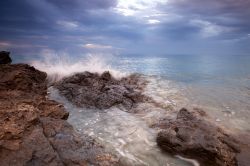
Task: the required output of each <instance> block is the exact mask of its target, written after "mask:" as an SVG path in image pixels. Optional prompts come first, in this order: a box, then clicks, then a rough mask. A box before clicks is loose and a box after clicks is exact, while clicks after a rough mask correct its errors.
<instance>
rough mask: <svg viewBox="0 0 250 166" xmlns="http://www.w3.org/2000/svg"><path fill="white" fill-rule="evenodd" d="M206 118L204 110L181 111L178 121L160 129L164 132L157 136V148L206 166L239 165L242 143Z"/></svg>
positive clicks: (168, 122) (165, 123)
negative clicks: (192, 159) (195, 160)
mask: <svg viewBox="0 0 250 166" xmlns="http://www.w3.org/2000/svg"><path fill="white" fill-rule="evenodd" d="M204 116H206V115H205V113H204V112H203V111H201V110H199V111H195V112H190V111H188V110H187V109H184V108H183V109H181V110H180V111H179V113H178V115H177V118H176V120H174V121H167V122H162V123H161V124H160V125H159V126H160V127H161V128H162V129H164V130H162V131H161V132H160V133H159V134H158V136H157V143H158V146H160V147H161V148H162V149H163V150H165V151H167V152H169V153H172V154H179V155H183V156H186V157H189V158H194V159H197V160H198V161H200V162H201V163H202V165H206V166H210V165H214V166H236V165H238V164H239V163H240V161H239V160H238V158H237V156H238V155H239V154H240V153H241V149H242V148H241V146H240V145H241V142H240V141H239V140H237V139H236V138H235V137H233V136H231V135H229V134H228V133H226V132H225V131H224V130H223V129H221V128H219V127H217V126H215V125H213V124H212V123H210V122H209V121H207V120H205V119H204ZM245 160H246V158H245ZM248 161H249V159H248ZM241 163H242V162H241ZM242 166H243V164H242Z"/></svg>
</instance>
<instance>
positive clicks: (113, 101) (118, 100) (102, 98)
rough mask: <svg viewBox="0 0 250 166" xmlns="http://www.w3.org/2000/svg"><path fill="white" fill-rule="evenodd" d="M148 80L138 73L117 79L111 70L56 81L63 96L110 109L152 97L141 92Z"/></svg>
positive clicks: (84, 103) (77, 101)
mask: <svg viewBox="0 0 250 166" xmlns="http://www.w3.org/2000/svg"><path fill="white" fill-rule="evenodd" d="M146 84H147V83H146V81H142V80H140V78H139V76H138V75H131V76H128V77H124V78H122V79H121V80H117V79H114V78H113V77H112V76H111V74H110V73H109V72H104V73H103V74H101V75H99V74H97V73H89V72H84V73H78V74H75V75H73V76H71V77H67V78H64V79H63V80H61V81H59V82H58V83H56V84H55V87H56V88H57V89H59V92H60V94H61V95H63V96H64V97H66V98H67V99H68V100H69V101H71V102H72V103H74V104H75V105H76V106H79V107H87V108H92V107H93V108H98V109H107V108H110V107H112V106H115V105H122V106H124V107H125V108H127V109H128V110H129V109H131V108H132V107H133V106H134V105H135V104H136V103H139V102H142V101H145V100H147V99H149V98H147V97H146V96H144V95H143V94H142V93H141V92H142V90H143V88H144V87H145V86H146Z"/></svg>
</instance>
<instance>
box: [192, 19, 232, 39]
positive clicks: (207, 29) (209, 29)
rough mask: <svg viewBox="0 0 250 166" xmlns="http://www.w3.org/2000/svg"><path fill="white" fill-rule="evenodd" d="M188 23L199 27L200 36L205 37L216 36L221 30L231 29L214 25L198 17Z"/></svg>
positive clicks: (227, 30)
mask: <svg viewBox="0 0 250 166" xmlns="http://www.w3.org/2000/svg"><path fill="white" fill-rule="evenodd" d="M190 24H191V25H194V26H197V27H199V28H201V35H202V37H205V38H207V37H213V36H218V35H220V34H221V33H223V32H229V31H232V29H231V28H228V27H224V26H220V25H216V24H214V23H211V22H208V21H204V20H199V19H194V20H191V21H190Z"/></svg>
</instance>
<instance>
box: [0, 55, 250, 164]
mask: <svg viewBox="0 0 250 166" xmlns="http://www.w3.org/2000/svg"><path fill="white" fill-rule="evenodd" d="M1 54H5V55H6V54H8V53H6V52H2V53H1ZM8 55H9V54H8ZM0 57H1V55H0ZM2 57H4V56H2ZM5 57H8V56H5ZM3 59H4V58H3ZM0 60H1V58H0ZM3 63H5V64H3ZM3 63H2V64H0V78H1V79H0V124H1V126H0V162H1V165H4V166H5V165H6V166H7V165H20V166H21V165H121V164H122V163H120V162H119V159H118V157H116V156H114V155H113V154H111V153H109V152H107V151H106V150H105V147H103V146H101V145H99V144H98V143H96V142H95V140H93V139H91V138H90V137H88V136H79V135H78V134H77V133H76V132H75V131H74V129H73V127H72V126H71V125H70V124H69V123H68V122H67V121H66V120H67V118H68V116H69V114H68V112H66V111H65V109H64V107H63V105H61V104H60V103H57V102H55V101H53V100H50V99H48V97H47V88H48V87H47V86H48V82H47V75H46V73H44V72H41V71H38V70H36V69H35V68H34V67H31V66H29V65H26V64H10V63H11V61H3ZM53 86H54V87H55V88H57V89H58V90H59V93H60V94H61V95H62V96H64V97H65V98H66V99H67V100H69V101H70V102H71V103H73V104H74V105H76V106H77V107H86V108H97V109H100V111H101V110H103V109H108V108H110V107H113V106H116V107H122V108H123V110H125V111H127V112H130V113H136V112H135V111H134V110H136V108H137V106H138V105H139V104H140V103H151V104H154V105H158V103H157V102H155V101H154V100H153V99H152V98H150V97H148V96H146V95H144V94H143V90H144V88H145V87H146V86H147V82H146V81H145V80H143V79H140V78H139V76H137V75H131V76H128V77H125V78H122V79H120V80H117V79H115V78H113V77H112V75H111V74H110V73H109V72H104V73H103V74H101V75H99V74H96V73H89V72H83V73H77V74H75V75H73V76H70V77H67V78H64V79H62V80H61V81H59V82H56V83H54V84H53ZM158 106H160V105H158ZM167 113H168V112H167V111H166V117H167ZM166 117H161V120H158V121H157V123H155V124H154V125H152V127H153V128H155V129H156V130H159V133H158V135H157V139H156V142H157V144H158V146H159V147H160V148H161V149H162V150H163V151H165V152H167V153H169V154H172V155H181V156H183V157H187V158H193V159H196V160H198V161H199V163H200V165H202V166H203V165H204V166H210V165H214V166H248V165H250V158H249V156H250V147H249V145H250V144H249V142H250V141H248V140H249V138H250V137H249V136H248V135H247V134H243V135H241V136H240V137H239V136H235V135H233V134H231V133H229V132H227V131H226V130H225V129H222V128H220V127H218V126H216V125H214V124H213V123H211V122H210V121H209V120H208V119H209V117H208V116H207V115H206V113H205V112H204V111H203V110H201V109H193V110H191V111H190V110H187V109H185V108H183V109H181V110H180V111H178V113H177V115H176V118H175V119H168V118H166Z"/></svg>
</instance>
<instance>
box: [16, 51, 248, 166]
mask: <svg viewBox="0 0 250 166" xmlns="http://www.w3.org/2000/svg"><path fill="white" fill-rule="evenodd" d="M14 59H15V61H14V62H15V63H19V62H25V63H29V64H31V65H33V66H35V67H36V68H38V69H39V70H42V71H45V72H47V74H48V76H49V80H50V81H52V82H53V81H57V80H60V79H62V78H63V77H65V76H69V75H71V74H73V73H76V72H83V71H90V72H97V73H102V72H103V71H106V70H109V71H110V72H111V74H112V75H113V76H114V77H115V78H117V79H120V78H121V77H124V76H127V75H129V74H133V73H138V74H140V75H142V76H143V78H145V79H147V80H148V82H149V83H148V86H147V87H146V90H145V94H146V95H148V96H150V97H152V98H154V99H155V100H156V101H158V102H161V103H164V104H168V105H171V106H172V107H173V108H174V109H176V110H177V111H178V109H180V108H182V107H186V108H189V109H192V108H199V109H202V110H204V111H205V112H206V113H207V114H208V116H209V118H210V120H211V121H212V123H214V124H216V125H218V126H221V127H223V128H225V129H227V130H229V131H230V132H232V133H237V132H248V133H249V132H250V55H162V56H154V55H152V56H142V55H133V56H131V55H130V56H126V55H119V56H118V55H92V54H88V55H84V56H72V55H71V56H65V55H64V56H60V55H44V56H40V57H39V58H38V57H35V56H34V57H32V58H31V57H22V56H16V57H14ZM49 93H50V98H51V99H53V100H56V101H58V102H61V103H63V104H64V106H65V108H66V109H67V110H68V111H69V112H70V117H69V119H68V121H69V123H71V124H72V125H73V126H74V128H75V129H76V130H77V132H78V133H79V134H85V135H86V134H87V135H89V136H90V137H93V138H94V139H96V140H97V141H98V142H100V143H101V144H103V145H105V147H107V149H109V150H110V151H112V152H113V153H114V154H117V155H118V156H120V158H121V161H122V162H123V163H124V164H125V165H149V166H182V165H183V166H191V165H194V166H197V165H199V163H198V162H197V161H195V160H192V159H186V158H183V157H181V156H171V155H170V154H167V153H164V152H162V151H161V150H160V149H159V148H158V147H157V145H156V141H155V139H156V135H157V132H158V131H156V130H155V129H153V128H150V127H149V125H148V121H150V118H152V117H156V116H161V115H162V111H161V110H158V109H156V108H155V109H154V108H150V109H149V110H148V113H147V114H146V115H145V114H144V115H143V116H141V115H135V114H131V113H128V112H126V111H123V110H121V109H119V108H110V109H108V110H104V111H100V110H93V109H85V108H78V107H75V106H74V105H72V104H71V103H70V102H68V101H67V100H66V99H65V98H64V97H62V96H60V95H59V93H58V91H57V90H56V89H55V88H53V87H51V88H50V89H49ZM141 108H142V109H145V108H148V107H147V106H146V107H145V106H144V107H143V106H142V107H141ZM163 114H165V113H163Z"/></svg>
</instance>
